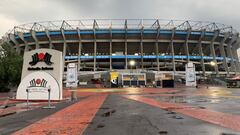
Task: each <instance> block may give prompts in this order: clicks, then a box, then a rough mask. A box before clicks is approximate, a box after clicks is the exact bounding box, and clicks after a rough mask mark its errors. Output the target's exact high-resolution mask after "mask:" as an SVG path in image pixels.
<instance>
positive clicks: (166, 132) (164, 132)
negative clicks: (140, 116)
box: [158, 131, 168, 135]
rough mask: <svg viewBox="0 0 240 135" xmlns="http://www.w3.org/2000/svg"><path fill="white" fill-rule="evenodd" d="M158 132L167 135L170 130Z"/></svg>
mask: <svg viewBox="0 0 240 135" xmlns="http://www.w3.org/2000/svg"><path fill="white" fill-rule="evenodd" d="M158 134H160V135H166V134H168V131H159V132H158Z"/></svg>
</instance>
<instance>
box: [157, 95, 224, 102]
mask: <svg viewBox="0 0 240 135" xmlns="http://www.w3.org/2000/svg"><path fill="white" fill-rule="evenodd" d="M156 99H157V100H159V101H162V102H170V103H220V102H224V99H222V98H221V99H219V98H207V97H200V98H196V97H188V96H170V97H157V98H156Z"/></svg>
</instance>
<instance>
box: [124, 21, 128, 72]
mask: <svg viewBox="0 0 240 135" xmlns="http://www.w3.org/2000/svg"><path fill="white" fill-rule="evenodd" d="M127 31H128V28H127V20H125V69H128V58H127V55H128V49H127V47H128V44H127Z"/></svg>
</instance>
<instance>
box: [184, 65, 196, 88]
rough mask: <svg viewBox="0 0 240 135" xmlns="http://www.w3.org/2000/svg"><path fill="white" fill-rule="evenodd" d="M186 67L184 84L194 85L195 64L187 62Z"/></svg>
mask: <svg viewBox="0 0 240 135" xmlns="http://www.w3.org/2000/svg"><path fill="white" fill-rule="evenodd" d="M185 69H186V86H196V85H197V82H196V72H195V65H194V64H193V63H187V64H186V66H185Z"/></svg>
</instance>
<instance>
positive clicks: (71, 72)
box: [66, 63, 78, 87]
mask: <svg viewBox="0 0 240 135" xmlns="http://www.w3.org/2000/svg"><path fill="white" fill-rule="evenodd" d="M77 83H78V80H77V65H76V64H75V63H69V64H68V65H67V84H66V87H77Z"/></svg>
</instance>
